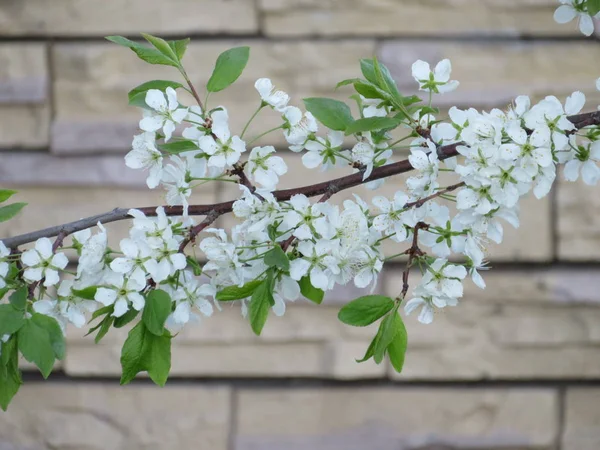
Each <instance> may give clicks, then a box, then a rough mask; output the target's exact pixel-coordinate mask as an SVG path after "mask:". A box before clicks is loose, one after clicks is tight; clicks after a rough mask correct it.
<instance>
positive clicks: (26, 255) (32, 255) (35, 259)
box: [21, 249, 42, 266]
mask: <svg viewBox="0 0 600 450" xmlns="http://www.w3.org/2000/svg"><path fill="white" fill-rule="evenodd" d="M41 261H42V260H41V258H40V255H39V253H38V252H37V251H36V250H35V249H30V250H27V251H25V252H23V254H22V255H21V262H22V263H23V264H25V265H26V266H35V265H37V264H39V263H40V262H41Z"/></svg>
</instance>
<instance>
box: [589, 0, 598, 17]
mask: <svg viewBox="0 0 600 450" xmlns="http://www.w3.org/2000/svg"><path fill="white" fill-rule="evenodd" d="M587 7H588V14H589V15H590V16H592V17H593V16H595V15H596V14H598V13H600V0H588V2H587Z"/></svg>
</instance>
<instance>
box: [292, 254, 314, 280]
mask: <svg viewBox="0 0 600 450" xmlns="http://www.w3.org/2000/svg"><path fill="white" fill-rule="evenodd" d="M309 268H310V262H308V261H307V260H305V259H302V258H298V259H295V260H293V261H292V262H290V277H291V278H292V279H294V280H296V281H299V280H300V279H301V278H302V277H303V276H304V275H306V273H307V272H308V269H309Z"/></svg>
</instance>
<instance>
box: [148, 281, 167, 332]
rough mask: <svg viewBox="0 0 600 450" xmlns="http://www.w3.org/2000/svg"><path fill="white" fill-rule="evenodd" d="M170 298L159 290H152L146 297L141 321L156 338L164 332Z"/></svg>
mask: <svg viewBox="0 0 600 450" xmlns="http://www.w3.org/2000/svg"><path fill="white" fill-rule="evenodd" d="M171 304H172V301H171V297H170V296H169V294H167V293H166V292H165V291H163V290H161V289H154V290H152V291H150V292H149V293H148V294H147V295H146V305H145V306H144V312H143V313H142V321H143V322H144V324H145V325H146V328H147V329H148V330H149V331H150V332H151V333H152V334H155V335H157V336H162V335H163V334H164V332H165V321H166V320H167V317H169V314H171Z"/></svg>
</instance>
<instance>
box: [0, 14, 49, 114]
mask: <svg viewBox="0 0 600 450" xmlns="http://www.w3.org/2000/svg"><path fill="white" fill-rule="evenodd" d="M1 9H2V7H1V6H0V22H1V20H2V19H1V17H2V15H1ZM0 28H3V27H2V26H1V25H0ZM47 91H48V68H47V67H46V49H45V46H44V44H29V43H20V44H2V45H0V104H1V103H11V104H17V103H38V104H39V103H44V102H45V101H46V100H47Z"/></svg>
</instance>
